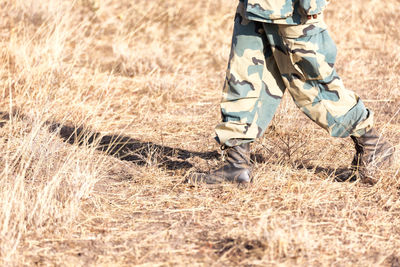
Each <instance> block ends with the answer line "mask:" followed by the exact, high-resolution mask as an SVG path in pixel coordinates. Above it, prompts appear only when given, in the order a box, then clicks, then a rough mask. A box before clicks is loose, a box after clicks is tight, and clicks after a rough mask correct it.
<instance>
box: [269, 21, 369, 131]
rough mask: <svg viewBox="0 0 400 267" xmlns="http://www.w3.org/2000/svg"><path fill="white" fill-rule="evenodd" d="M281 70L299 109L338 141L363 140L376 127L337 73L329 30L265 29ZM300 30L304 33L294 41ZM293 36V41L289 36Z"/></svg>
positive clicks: (362, 105) (314, 28)
mask: <svg viewBox="0 0 400 267" xmlns="http://www.w3.org/2000/svg"><path fill="white" fill-rule="evenodd" d="M265 27H267V29H266V31H267V32H268V34H267V36H268V38H269V39H273V40H275V42H276V45H274V48H273V51H274V56H275V59H276V61H277V64H278V67H279V70H280V72H281V74H282V77H283V80H284V82H285V83H286V84H287V87H288V90H289V91H290V94H291V95H292V97H293V99H294V101H295V103H296V105H297V106H298V107H299V108H300V109H301V110H302V111H303V112H304V113H305V114H306V115H307V116H308V117H309V118H311V119H312V120H313V121H315V122H316V123H317V124H318V125H320V126H321V127H323V128H324V129H326V130H327V131H328V132H329V133H330V135H332V136H334V137H347V136H349V135H351V136H356V137H359V136H362V135H364V134H365V133H366V132H367V131H368V130H369V129H371V128H372V125H373V114H372V112H371V111H370V110H368V109H367V108H366V107H365V106H364V104H363V102H362V101H361V99H360V98H359V97H358V96H357V95H356V94H355V93H354V92H353V91H350V90H347V89H346V88H345V87H344V85H343V83H342V81H341V79H340V77H339V76H338V74H337V73H336V71H335V68H334V64H335V59H336V46H335V44H334V42H333V40H332V39H331V37H330V36H329V34H328V32H327V30H324V29H322V28H321V29H318V27H317V26H315V25H312V26H311V27H310V26H308V27H307V28H304V26H291V28H289V27H288V26H280V27H279V29H276V27H275V28H274V27H273V26H271V25H265ZM296 27H298V28H299V29H301V30H300V31H299V35H298V36H294V37H293V33H294V32H296ZM285 32H290V33H291V34H292V35H291V36H290V37H288V36H285Z"/></svg>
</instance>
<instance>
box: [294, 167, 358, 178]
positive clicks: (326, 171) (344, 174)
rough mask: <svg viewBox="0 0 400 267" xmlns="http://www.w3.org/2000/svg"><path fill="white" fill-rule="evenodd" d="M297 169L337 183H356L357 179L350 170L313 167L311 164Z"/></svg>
mask: <svg viewBox="0 0 400 267" xmlns="http://www.w3.org/2000/svg"><path fill="white" fill-rule="evenodd" d="M297 169H299V170H301V169H306V170H309V171H312V172H313V173H315V174H319V175H321V176H323V177H326V178H331V179H333V181H335V182H339V183H343V182H355V181H356V180H357V177H356V176H355V175H354V172H352V171H351V169H350V168H336V169H333V168H324V167H319V166H313V165H310V164H307V165H305V164H299V165H298V166H297Z"/></svg>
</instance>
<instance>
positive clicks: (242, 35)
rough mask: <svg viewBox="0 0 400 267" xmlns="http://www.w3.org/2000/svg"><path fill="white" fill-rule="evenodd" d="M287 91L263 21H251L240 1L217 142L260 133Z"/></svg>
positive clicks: (241, 140)
mask: <svg viewBox="0 0 400 267" xmlns="http://www.w3.org/2000/svg"><path fill="white" fill-rule="evenodd" d="M284 90H285V85H284V83H283V81H282V78H281V76H280V73H279V70H278V68H277V65H276V63H275V60H274V58H273V56H272V51H271V47H270V46H269V44H268V43H267V40H266V37H265V32H264V30H263V26H262V24H261V23H259V22H254V21H248V20H247V19H246V18H245V17H244V16H243V4H239V7H238V11H237V14H236V18H235V24H234V32H233V38H232V48H231V54H230V58H229V65H228V70H227V74H226V81H225V86H224V90H223V97H222V101H221V113H222V122H221V123H220V124H218V125H217V126H216V129H215V130H216V134H217V137H216V139H217V141H218V142H219V143H220V144H221V145H225V146H228V147H232V146H237V145H240V144H244V143H248V142H252V141H254V140H255V139H256V138H257V137H259V136H261V135H262V133H263V132H264V131H265V129H266V128H267V125H268V124H269V122H270V120H271V119H272V117H273V115H274V113H275V111H276V108H277V107H278V105H279V103H280V100H281V98H282V95H283V92H284Z"/></svg>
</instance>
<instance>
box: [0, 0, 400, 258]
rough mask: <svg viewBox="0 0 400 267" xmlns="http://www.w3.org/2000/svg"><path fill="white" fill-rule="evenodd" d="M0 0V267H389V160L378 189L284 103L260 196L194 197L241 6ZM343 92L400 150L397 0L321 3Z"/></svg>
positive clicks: (238, 189)
mask: <svg viewBox="0 0 400 267" xmlns="http://www.w3.org/2000/svg"><path fill="white" fill-rule="evenodd" d="M226 2H227V1H222V0H212V1H211V0H206V1H195V0H189V1H182V0H152V1H147V0H138V1H134V2H133V1H128V0H119V1H115V0H74V1H67V0H53V1H50V0H40V1H37V0H25V1H11V0H5V1H1V2H0V15H1V18H2V19H1V20H0V36H1V38H0V60H1V64H0V84H1V87H0V96H1V97H0V149H1V151H2V153H1V154H0V171H1V176H0V262H1V264H2V265H4V266H22V265H50V266H52V265H57V266H58V265H59V266H128V265H138V266H237V265H240V266H277V265H279V266H281V265H282V266H293V265H299V266H328V265H329V266H400V187H399V179H400V176H399V170H400V163H399V160H398V159H399V157H398V155H397V161H396V162H395V166H394V167H393V168H391V169H385V170H382V173H381V176H380V179H379V182H378V183H377V184H376V185H374V186H369V185H365V184H362V183H359V182H355V183H338V182H335V181H334V179H333V176H332V172H333V171H334V170H335V169H337V168H342V167H346V166H348V165H349V164H350V162H351V159H352V155H353V153H354V149H353V145H352V143H351V140H349V138H347V139H334V138H331V137H329V135H328V134H327V133H326V132H325V131H324V130H322V129H320V128H319V127H318V126H317V125H315V124H313V123H312V122H311V121H310V120H309V119H308V118H306V116H305V115H304V114H302V113H301V112H300V111H299V110H298V109H297V108H296V107H295V105H294V103H293V101H292V99H291V98H290V96H289V95H285V97H284V99H283V100H282V103H281V105H280V107H279V110H278V112H277V114H276V115H275V117H274V119H273V121H272V123H271V125H270V127H269V129H268V130H267V132H266V134H265V135H264V136H263V137H262V138H261V139H260V140H259V141H258V142H257V143H256V144H254V146H253V150H252V151H253V156H254V157H253V160H254V183H253V184H251V185H250V186H247V187H242V186H237V185H233V184H223V185H219V186H213V187H210V186H204V185H198V186H189V185H188V184H185V183H184V179H185V177H186V176H187V175H188V173H190V172H193V171H199V170H200V171H209V170H211V169H212V168H214V167H215V166H217V165H218V164H219V162H220V154H219V147H218V145H217V144H216V143H215V142H214V139H213V137H214V126H215V125H216V124H217V123H218V122H219V120H220V111H219V101H220V98H221V89H222V85H223V81H224V75H225V70H226V65H227V59H228V55H229V50H230V41H231V34H232V27H233V17H234V13H235V7H236V5H237V1H228V3H226ZM331 2H332V3H331V4H330V6H329V8H328V9H327V11H326V12H325V19H326V22H327V24H328V25H329V32H330V34H331V36H332V38H333V39H334V40H335V42H336V44H337V46H338V51H339V54H338V59H337V63H336V68H337V71H338V73H339V74H340V76H341V78H342V79H343V81H344V83H345V85H346V86H347V87H348V88H349V89H351V90H354V91H355V92H357V94H358V95H360V97H361V98H362V99H363V100H364V102H365V103H366V105H367V106H368V107H369V108H371V109H372V110H373V111H374V113H375V121H376V128H377V129H378V130H379V131H380V132H381V133H382V134H383V135H384V136H385V137H386V138H387V139H388V140H389V141H390V142H391V143H393V144H394V145H395V146H396V147H397V150H399V149H400V147H399V144H400V136H399V132H400V114H399V113H400V56H399V55H400V46H399V43H400V28H399V27H398V22H399V21H400V5H399V2H398V0H386V1H377V0H371V1H345V0H336V1H331Z"/></svg>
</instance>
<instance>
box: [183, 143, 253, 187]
mask: <svg viewBox="0 0 400 267" xmlns="http://www.w3.org/2000/svg"><path fill="white" fill-rule="evenodd" d="M224 154H225V161H226V162H225V164H224V165H223V166H222V167H221V168H219V169H217V170H214V171H212V172H211V173H209V174H206V173H192V174H191V175H189V176H188V178H187V179H186V182H188V183H206V184H220V183H224V182H234V183H250V182H251V179H252V178H251V163H250V143H246V144H242V145H239V146H234V147H227V148H226V149H224Z"/></svg>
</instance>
